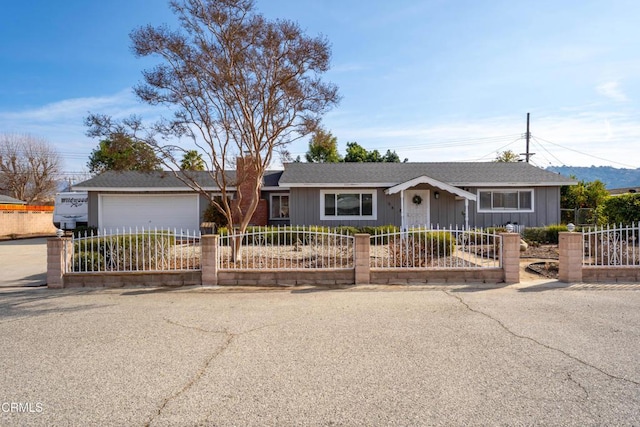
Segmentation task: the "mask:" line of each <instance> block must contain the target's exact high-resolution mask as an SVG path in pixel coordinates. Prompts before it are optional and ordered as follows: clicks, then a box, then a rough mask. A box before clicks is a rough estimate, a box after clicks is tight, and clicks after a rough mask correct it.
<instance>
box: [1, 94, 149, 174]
mask: <svg viewBox="0 0 640 427" xmlns="http://www.w3.org/2000/svg"><path fill="white" fill-rule="evenodd" d="M89 112H91V113H101V114H107V115H111V116H113V117H115V118H123V117H128V116H130V115H131V114H137V115H141V116H143V117H144V118H145V119H149V120H154V119H156V118H157V117H158V108H157V107H151V106H148V105H145V104H142V103H140V102H138V101H137V100H136V98H135V96H134V95H133V93H132V92H131V89H125V90H122V91H120V92H118V93H115V94H113V95H108V96H102V97H85V98H71V99H65V100H61V101H57V102H53V103H50V104H46V105H42V106H39V107H36V108H32V109H27V110H19V111H0V131H2V132H7V133H19V134H32V135H35V136H38V137H42V138H44V139H46V140H47V141H49V142H51V143H52V145H53V146H54V147H55V148H56V149H57V151H58V152H59V153H60V154H61V155H62V158H63V159H64V168H65V169H66V170H73V171H77V170H82V169H84V168H85V165H86V162H87V159H88V157H89V154H90V153H91V150H93V149H94V148H95V146H96V144H97V142H96V141H95V140H93V139H91V138H89V137H87V136H86V135H85V132H86V130H87V128H86V127H85V126H84V119H85V117H86V116H87V115H88V114H89Z"/></svg>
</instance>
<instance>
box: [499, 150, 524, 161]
mask: <svg viewBox="0 0 640 427" xmlns="http://www.w3.org/2000/svg"><path fill="white" fill-rule="evenodd" d="M519 161H520V156H519V155H517V154H516V153H514V152H513V151H511V150H506V151H502V152H498V153H497V154H496V158H495V160H494V162H496V163H515V162H519Z"/></svg>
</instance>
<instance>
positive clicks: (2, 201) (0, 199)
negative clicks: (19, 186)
mask: <svg viewBox="0 0 640 427" xmlns="http://www.w3.org/2000/svg"><path fill="white" fill-rule="evenodd" d="M26 204H27V202H23V201H22V200H18V199H14V198H13V197H9V196H6V195H4V194H0V205H26Z"/></svg>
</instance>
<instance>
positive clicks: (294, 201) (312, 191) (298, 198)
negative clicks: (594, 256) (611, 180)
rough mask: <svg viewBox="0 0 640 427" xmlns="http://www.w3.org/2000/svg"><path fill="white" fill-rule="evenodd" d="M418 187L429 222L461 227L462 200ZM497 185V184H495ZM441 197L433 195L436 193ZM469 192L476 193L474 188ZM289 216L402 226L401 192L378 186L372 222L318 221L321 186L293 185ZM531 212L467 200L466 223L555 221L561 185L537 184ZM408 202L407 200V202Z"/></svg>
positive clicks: (296, 220)
mask: <svg viewBox="0 0 640 427" xmlns="http://www.w3.org/2000/svg"><path fill="white" fill-rule="evenodd" d="M417 188H420V189H429V190H431V191H430V193H429V194H430V200H429V209H430V217H431V224H429V225H434V226H437V225H439V226H440V227H449V226H453V227H455V226H460V227H461V226H464V224H465V218H464V215H463V212H464V200H462V199H458V198H456V196H455V195H453V194H450V193H447V192H446V191H443V190H439V189H437V188H434V187H430V186H428V185H420V186H418V187H417ZM496 188H497V187H496ZM335 191H339V192H347V191H349V190H348V189H345V188H340V189H335ZM436 191H437V192H438V193H439V195H440V197H439V198H438V199H436V198H435V196H434V194H435V192H436ZM469 191H470V192H471V193H473V194H477V188H470V189H469ZM290 194H291V196H290V199H289V204H290V215H291V225H323V226H340V225H350V226H356V227H360V226H367V225H386V224H394V225H397V226H400V225H401V205H400V194H399V193H398V194H392V195H386V194H384V189H377V200H378V202H377V209H378V211H377V213H378V218H377V220H375V221H370V220H338V221H321V220H320V189H318V188H292V189H291V191H290ZM533 197H534V202H533V203H534V212H531V213H521V212H504V213H503V212H498V213H477V212H476V202H471V201H470V202H469V226H471V227H492V226H501V225H505V224H507V223H509V222H511V223H512V224H515V223H517V224H521V225H525V226H528V227H536V226H544V225H551V224H558V223H559V222H560V187H536V188H535V189H534V195H533ZM409 203H410V202H409Z"/></svg>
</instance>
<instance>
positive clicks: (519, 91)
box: [0, 0, 640, 171]
mask: <svg viewBox="0 0 640 427" xmlns="http://www.w3.org/2000/svg"><path fill="white" fill-rule="evenodd" d="M256 5H257V9H258V10H259V11H260V12H262V13H264V14H265V15H266V16H268V17H269V18H287V19H292V20H295V21H297V22H298V23H299V24H300V25H301V26H302V27H303V28H305V29H306V31H307V33H308V34H310V35H317V34H324V35H325V36H326V37H327V38H328V39H329V40H330V42H331V44H332V51H333V60H332V69H331V71H330V72H329V73H327V75H326V79H327V80H330V81H333V82H334V83H336V84H337V85H338V86H339V88H340V94H341V96H342V101H341V103H340V104H339V106H338V107H336V108H335V109H334V110H332V111H331V112H330V113H329V114H327V115H326V116H325V119H324V125H325V127H326V128H327V129H328V130H330V131H331V132H332V133H333V134H334V135H335V136H336V137H337V138H338V141H339V145H340V150H341V151H342V152H344V148H345V146H346V143H347V142H349V141H357V142H358V143H360V144H361V145H362V146H364V147H365V148H367V149H378V150H380V151H381V152H385V151H386V150H387V149H392V150H396V151H397V153H398V154H399V155H400V157H401V158H408V159H409V160H410V161H482V160H484V161H489V160H492V159H493V158H494V157H495V156H496V152H497V151H502V150H506V149H511V150H513V151H515V152H517V153H523V152H524V149H525V142H524V139H523V135H524V133H525V124H526V113H527V112H530V113H531V133H532V135H533V140H532V144H531V151H532V152H534V153H536V154H535V155H534V156H533V157H532V163H533V164H536V165H538V166H541V167H545V166H548V165H571V166H590V165H610V166H615V167H632V168H638V167H640V156H638V155H637V153H638V151H639V150H638V148H639V143H638V140H639V138H640V103H639V99H640V56H639V53H640V49H639V48H640V26H639V25H638V24H637V22H638V17H640V2H638V1H636V0H629V1H616V0H609V1H589V0H581V1H572V0H563V1H557V0H554V1H546V0H539V1H535V2H534V1H519V0H507V1H502V0H485V1H471V0H426V1H405V0H397V1H394V2H388V1H348V0H341V1H337V0H329V1H306V2H305V1H300V0H257V1H256ZM161 23H168V24H170V25H172V24H175V20H174V17H173V15H172V14H171V12H170V11H169V8H168V6H167V2H166V1H165V0H126V1H125V0H110V1H86V0H85V1H80V0H65V1H50V0H46V1H45V0H25V1H23V2H5V4H3V13H2V17H1V18H0V132H3V133H4V132H9V133H30V134H32V135H35V136H38V137H43V138H45V139H47V140H49V141H50V142H51V143H52V144H54V145H55V146H56V148H57V149H58V151H59V152H60V153H61V154H62V157H63V159H64V169H65V170H66V171H81V170H86V162H87V158H88V156H89V154H90V152H91V150H92V149H93V148H94V147H95V146H96V145H97V142H98V141H96V140H93V139H90V138H88V137H86V136H85V130H86V129H85V128H84V126H83V123H82V121H83V118H84V117H85V116H86V115H87V113H88V112H89V111H91V112H96V113H107V114H112V115H114V116H116V117H124V116H127V115H129V114H131V113H136V114H139V115H141V116H143V117H146V118H154V117H157V116H158V114H159V112H158V109H153V108H151V107H149V106H147V105H145V104H142V103H140V102H138V101H137V100H136V99H135V97H134V96H133V94H132V91H131V87H132V86H133V85H135V84H136V83H137V82H139V81H140V79H141V71H142V70H143V69H144V68H146V67H149V66H150V65H151V64H152V63H153V61H151V60H148V59H145V60H141V59H137V58H135V57H134V56H133V54H132V53H131V51H130V41H129V36H128V35H129V33H130V31H131V30H132V29H134V28H135V27H137V26H140V25H145V24H161ZM307 144H308V138H305V139H303V140H300V141H297V142H295V143H293V144H292V145H291V147H290V151H291V152H292V153H293V154H294V156H295V155H302V156H303V157H304V153H305V151H306V149H307ZM276 166H277V165H276Z"/></svg>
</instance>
